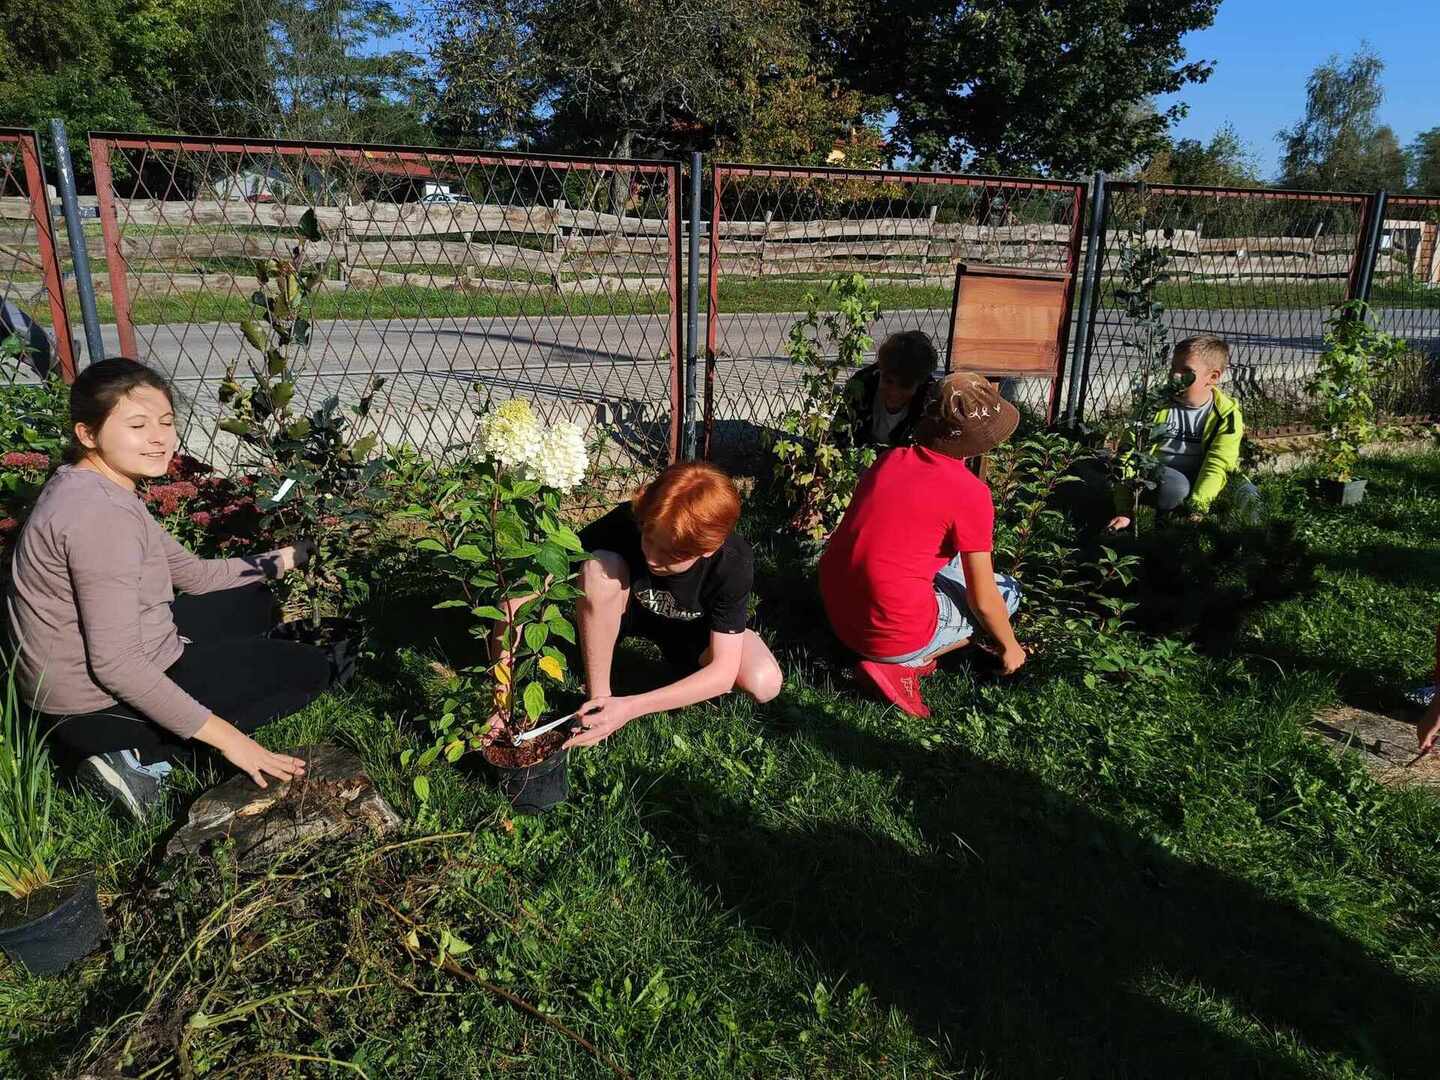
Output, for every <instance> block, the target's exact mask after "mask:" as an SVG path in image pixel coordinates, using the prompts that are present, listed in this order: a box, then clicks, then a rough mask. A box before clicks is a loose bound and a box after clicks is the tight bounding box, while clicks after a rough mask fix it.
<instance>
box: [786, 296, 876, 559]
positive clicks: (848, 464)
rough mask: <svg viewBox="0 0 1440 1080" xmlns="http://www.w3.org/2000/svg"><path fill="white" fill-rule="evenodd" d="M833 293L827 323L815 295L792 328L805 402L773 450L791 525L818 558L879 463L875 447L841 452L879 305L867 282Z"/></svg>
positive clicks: (788, 420) (794, 358) (792, 357)
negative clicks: (850, 391) (840, 429)
mask: <svg viewBox="0 0 1440 1080" xmlns="http://www.w3.org/2000/svg"><path fill="white" fill-rule="evenodd" d="M826 293H827V295H828V296H830V297H831V298H832V299H833V300H834V301H835V310H834V311H828V312H825V313H824V314H823V315H822V314H821V313H820V311H819V310H818V308H819V300H818V298H817V297H816V296H815V294H813V293H809V294H807V295H806V297H805V301H804V302H805V305H806V308H807V309H808V310H807V311H806V314H805V315H804V316H802V317H801V318H800V319H798V320H796V322H795V324H794V325H793V326H792V327H791V328H790V340H789V353H790V362H791V363H792V364H794V365H796V366H797V367H799V368H801V369H802V372H803V374H802V375H801V387H802V398H801V402H800V406H799V408H797V409H794V410H792V411H790V412H787V413H786V414H785V415H784V416H782V417H781V418H780V420H779V422H778V424H777V427H778V428H779V434H778V435H777V436H776V437H775V438H774V439H773V440H772V442H771V445H770V450H771V453H772V454H773V455H774V458H775V479H776V482H777V484H778V486H779V490H780V494H781V497H782V498H783V499H784V500H785V503H786V505H787V506H788V507H789V508H790V510H791V523H792V525H793V526H794V527H795V528H796V529H797V530H798V531H799V532H800V534H801V536H802V537H803V539H804V541H805V546H806V547H807V548H808V549H810V550H812V551H813V552H815V553H818V551H819V549H820V548H821V547H823V545H824V543H825V538H826V537H828V536H829V535H830V533H832V532H833V531H834V530H835V526H836V525H838V524H839V523H840V519H841V517H843V516H844V514H845V510H846V508H847V507H849V505H850V499H851V497H852V496H853V495H854V494H855V485H856V484H857V483H858V482H859V480H860V476H861V475H862V474H863V473H864V472H865V470H866V469H868V468H869V467H870V466H871V465H873V464H874V463H875V456H876V454H875V449H874V448H873V447H859V448H856V447H849V446H844V445H841V444H840V443H839V442H838V441H837V439H836V419H837V417H838V416H839V415H840V413H841V410H843V409H844V408H846V403H845V399H844V391H845V381H846V380H847V379H848V378H849V377H850V376H851V375H852V374H854V372H855V370H856V369H857V368H858V367H860V365H862V364H863V363H864V362H865V358H866V356H867V355H868V354H869V352H870V351H871V349H872V348H873V347H874V344H875V342H874V340H873V339H872V338H871V337H870V331H869V328H870V325H871V324H872V323H873V322H874V321H875V319H876V318H877V316H878V315H879V314H880V308H879V304H878V301H877V300H876V299H875V296H874V294H873V293H872V292H871V291H870V286H869V284H868V283H867V282H866V280H865V278H864V276H863V275H861V274H850V275H847V276H845V277H838V278H835V279H833V280H832V281H831V282H830V283H829V285H828V286H827V287H826ZM825 339H828V343H829V348H828V349H827V348H825V347H824V345H825Z"/></svg>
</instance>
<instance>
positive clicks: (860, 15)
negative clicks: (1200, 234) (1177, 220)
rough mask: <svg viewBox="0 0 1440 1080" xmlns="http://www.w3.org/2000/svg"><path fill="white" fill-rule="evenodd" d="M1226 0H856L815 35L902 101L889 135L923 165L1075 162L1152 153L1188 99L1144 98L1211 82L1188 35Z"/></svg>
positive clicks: (873, 90) (1118, 161) (1101, 163)
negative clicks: (906, 0) (1145, 0)
mask: <svg viewBox="0 0 1440 1080" xmlns="http://www.w3.org/2000/svg"><path fill="white" fill-rule="evenodd" d="M1218 6H1219V0H1174V2H1172V3H1166V4H1140V3H1127V4H1120V3H1116V2H1114V0H1071V2H1069V3H1066V4H1036V3H1034V2H1033V0H967V2H965V3H957V2H956V0H915V2H913V3H910V4H906V5H897V4H892V3H885V2H883V0H855V11H854V13H853V16H852V18H851V19H850V20H849V22H848V23H847V24H844V25H841V26H840V27H839V28H838V29H835V30H826V31H825V32H824V33H823V34H822V35H821V36H820V38H819V39H818V40H817V48H818V49H819V50H820V53H821V55H822V56H823V57H825V58H826V59H827V60H828V61H829V64H830V67H831V68H832V69H833V70H835V71H837V72H842V73H844V75H845V78H846V80H847V81H848V83H849V84H850V85H851V86H852V87H854V88H855V89H857V90H860V91H862V92H863V93H866V94H875V95H879V96H881V97H884V98H886V99H888V100H890V101H893V102H894V107H895V111H896V114H897V122H896V124H895V127H894V130H893V131H892V139H893V140H895V141H896V142H897V143H898V144H899V145H900V146H901V147H902V148H904V149H905V150H907V151H908V152H909V154H910V156H912V157H913V158H915V159H917V160H918V161H920V162H923V163H925V164H929V165H937V166H948V167H951V168H965V169H978V170H983V171H995V172H1022V171H1023V172H1029V171H1036V170H1039V171H1051V172H1055V173H1060V174H1067V175H1074V174H1077V173H1083V172H1088V171H1090V170H1092V169H1096V168H1104V169H1111V170H1120V169H1124V168H1127V167H1130V166H1132V165H1133V164H1134V163H1135V162H1137V161H1143V160H1145V159H1146V158H1148V157H1150V156H1151V155H1153V154H1154V153H1156V152H1157V151H1158V150H1160V149H1161V148H1163V146H1164V145H1165V135H1166V132H1167V131H1168V129H1169V127H1170V126H1171V124H1172V123H1174V121H1175V120H1177V119H1179V118H1180V117H1181V116H1183V115H1184V113H1185V106H1184V105H1181V104H1176V105H1172V106H1170V107H1169V108H1167V109H1165V110H1163V111H1157V110H1155V109H1154V108H1153V107H1147V106H1148V102H1149V99H1151V98H1153V97H1155V96H1157V95H1160V94H1166V93H1173V92H1175V91H1178V90H1181V89H1183V88H1184V87H1185V86H1187V85H1189V84H1191V83H1198V82H1204V81H1205V79H1207V78H1208V77H1209V75H1210V72H1211V69H1212V65H1211V64H1209V63H1207V62H1204V61H1190V60H1187V59H1186V56H1185V51H1184V49H1183V47H1182V46H1181V43H1180V39H1181V36H1182V35H1183V34H1185V33H1187V32H1189V31H1192V30H1198V29H1201V28H1203V27H1206V26H1209V25H1210V23H1211V21H1212V20H1213V19H1214V16H1215V11H1216V9H1217V8H1218Z"/></svg>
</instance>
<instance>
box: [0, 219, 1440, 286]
mask: <svg viewBox="0 0 1440 1080" xmlns="http://www.w3.org/2000/svg"><path fill="white" fill-rule="evenodd" d="M82 203H89V204H90V205H93V204H94V199H93V198H90V199H85V200H82ZM306 209H307V207H305V206H302V205H298V204H286V203H251V202H246V201H240V200H221V199H197V200H194V201H168V202H166V201H155V200H120V201H118V203H117V217H118V218H119V220H120V224H121V251H122V253H123V254H124V255H125V258H126V260H127V262H128V264H129V266H130V268H131V270H132V277H133V279H134V280H135V282H136V285H137V286H138V287H139V288H140V289H141V290H142V291H152V292H153V291H154V290H156V289H160V288H166V287H168V288H170V289H171V290H173V291H180V292H188V291H195V290H215V289H228V288H230V287H231V286H232V284H233V283H234V282H242V281H243V282H246V283H247V285H246V286H243V287H248V283H249V282H250V281H251V278H250V275H248V274H246V273H245V272H244V270H243V269H242V267H241V266H237V265H236V262H241V263H242V264H243V262H244V261H254V260H261V259H270V258H283V257H285V256H287V255H288V254H289V253H290V250H291V248H292V247H293V244H294V235H293V231H294V230H295V229H296V228H297V227H298V225H299V220H300V217H301V215H302V214H303V213H304V212H305V210H306ZM315 212H316V217H317V219H318V221H319V223H320V226H321V229H322V232H323V234H324V239H322V240H320V241H317V242H312V243H311V244H310V245H309V246H308V248H307V255H308V258H309V259H311V260H314V261H318V262H324V263H326V264H327V265H328V266H330V267H331V268H332V276H333V277H334V278H335V280H336V281H337V282H340V283H345V284H348V285H349V286H350V287H355V286H360V285H392V284H409V285H417V286H420V287H427V288H486V289H497V290H502V291H506V290H511V291H513V290H523V289H533V288H534V287H535V284H536V283H537V282H539V283H541V284H546V283H548V284H549V285H550V286H551V287H553V288H555V289H557V290H567V289H568V290H574V291H582V290H583V291H595V290H598V289H601V288H602V287H606V288H608V287H614V288H617V289H623V288H636V289H644V290H649V289H651V288H655V287H656V286H655V282H656V281H660V282H663V281H664V279H665V277H666V275H667V274H668V273H669V257H668V255H667V254H666V252H665V247H666V241H665V230H666V227H667V222H666V221H665V220H664V219H663V218H644V217H637V216H632V215H626V216H623V217H622V216H617V215H614V214H605V213H597V212H593V211H587V210H576V209H571V208H569V207H565V206H560V205H553V206H550V207H516V206H499V205H477V204H464V203H445V204H421V203H399V204H397V203H360V204H353V205H347V206H342V207H317V208H315ZM29 214H30V209H29V204H28V202H27V201H26V200H24V199H14V198H3V199H0V266H7V267H8V268H10V272H11V275H12V276H16V275H20V276H26V277H28V276H29V275H31V274H38V273H39V270H40V266H39V248H38V245H37V244H36V242H35V238H34V235H33V230H31V228H30V226H29V224H28V221H29ZM1384 227H1385V230H1386V233H1387V236H1388V238H1389V239H1390V241H1391V242H1390V243H1388V244H1387V246H1386V247H1385V248H1384V249H1383V250H1382V251H1381V252H1380V253H1379V258H1378V260H1377V266H1376V272H1377V274H1379V275H1380V276H1381V277H1395V276H1410V277H1414V278H1416V279H1418V280H1420V281H1424V282H1432V283H1440V244H1437V242H1436V229H1437V226H1436V223H1435V222H1430V221H1405V220H1387V221H1386V222H1385V223H1384ZM1126 236H1127V234H1123V233H1120V232H1110V233H1108V234H1107V235H1106V238H1105V242H1106V247H1107V249H1108V250H1112V251H1113V250H1115V249H1116V248H1117V247H1118V246H1119V245H1121V244H1123V243H1124V242H1125V240H1126ZM1069 239H1070V229H1069V227H1068V226H1066V225H1050V224H1010V225H996V226H988V225H975V224H964V223H947V222H937V221H934V220H931V219H930V218H872V219H864V220H806V221H775V220H770V219H767V220H764V221H724V222H722V225H721V228H720V237H719V243H720V270H721V273H722V274H723V275H738V276H743V277H776V276H779V277H783V276H790V275H815V274H822V275H823V274H826V273H846V272H860V273H866V274H869V275H871V276H874V277H877V278H881V279H885V278H890V279H898V280H904V281H908V282H912V283H916V284H931V283H934V284H937V285H938V284H944V283H945V282H946V281H947V280H948V279H949V276H950V274H951V272H952V271H951V269H950V268H951V267H953V265H954V264H955V263H957V262H965V261H971V262H989V263H998V264H1002V265H1008V266H1019V267H1032V268H1042V269H1058V268H1060V267H1063V266H1064V265H1065V262H1066V254H1067V251H1066V245H1067V244H1068V243H1069ZM1145 239H1146V241H1147V242H1150V243H1163V244H1166V245H1168V246H1169V248H1170V249H1171V251H1172V252H1173V255H1172V259H1171V262H1170V264H1169V266H1168V268H1167V271H1168V273H1170V274H1171V276H1172V277H1173V278H1175V279H1177V280H1191V281H1196V282H1213V281H1244V282H1267V281H1268V282H1304V281H1312V280H1333V279H1340V278H1344V277H1346V276H1347V275H1348V274H1349V273H1350V270H1351V260H1352V258H1353V257H1354V253H1355V251H1356V249H1357V247H1358V243H1357V237H1356V236H1355V235H1354V234H1349V233H1332V234H1326V233H1320V234H1318V235H1313V234H1312V235H1307V236H1259V237H1223V236H1204V235H1202V233H1201V231H1200V230H1199V229H1180V230H1175V231H1173V232H1171V233H1170V234H1168V235H1163V234H1161V233H1160V232H1159V231H1158V230H1152V231H1151V232H1148V233H1147V234H1146V237H1145ZM709 247H710V238H709V237H708V236H706V237H704V238H702V240H701V242H700V248H701V260H702V262H705V261H707V260H708V258H709ZM86 249H87V251H88V252H89V253H90V254H91V255H92V256H96V257H98V258H103V257H104V256H105V254H106V250H105V245H104V241H103V239H102V238H101V236H100V235H99V231H98V228H94V231H93V233H92V234H87V236H86ZM217 263H218V265H216V264H217ZM486 271H492V272H493V271H500V272H502V273H501V276H498V277H495V276H487V275H486V273H485V272H486ZM601 279H603V280H601ZM587 281H591V282H595V283H593V284H589V285H587V284H585V282H587ZM96 284H97V287H99V288H101V289H102V290H103V289H105V288H106V287H107V283H105V282H102V281H100V280H99V279H98V277H97V282H96Z"/></svg>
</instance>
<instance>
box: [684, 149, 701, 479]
mask: <svg viewBox="0 0 1440 1080" xmlns="http://www.w3.org/2000/svg"><path fill="white" fill-rule="evenodd" d="M700 170H701V159H700V153H699V151H695V152H693V153H691V155H690V219H689V221H690V240H689V249H688V253H689V261H688V264H687V265H686V268H685V274H686V276H685V284H686V286H687V289H686V296H685V317H686V324H685V460H687V461H694V460H695V450H696V446H697V445H698V442H699V432H698V431H697V430H696V427H695V358H696V356H697V355H698V354H699V347H700V342H699V336H700V180H701V171H700Z"/></svg>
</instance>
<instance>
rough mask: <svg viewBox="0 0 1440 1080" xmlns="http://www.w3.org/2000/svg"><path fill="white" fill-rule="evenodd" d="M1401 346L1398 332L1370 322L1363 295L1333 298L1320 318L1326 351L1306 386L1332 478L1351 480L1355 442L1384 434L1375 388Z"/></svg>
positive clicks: (1323, 461)
mask: <svg viewBox="0 0 1440 1080" xmlns="http://www.w3.org/2000/svg"><path fill="white" fill-rule="evenodd" d="M1406 351H1407V350H1406V345H1405V342H1404V341H1403V340H1402V339H1401V338H1398V337H1395V336H1394V335H1393V334H1387V333H1385V332H1384V331H1383V330H1380V329H1378V328H1377V327H1375V326H1374V325H1372V324H1371V322H1370V308H1369V305H1367V304H1366V303H1365V301H1363V300H1347V301H1346V302H1345V303H1343V304H1337V305H1336V306H1335V309H1334V312H1333V313H1332V314H1331V316H1330V318H1329V319H1327V320H1326V321H1325V351H1324V352H1323V353H1322V354H1321V355H1320V363H1319V366H1318V367H1317V368H1316V371H1315V374H1314V375H1313V376H1312V377H1311V379H1310V381H1309V383H1308V384H1306V387H1305V389H1306V391H1307V392H1308V393H1309V394H1310V395H1311V396H1312V397H1313V398H1315V423H1316V426H1318V427H1319V428H1320V433H1321V443H1320V461H1321V465H1322V467H1323V468H1324V470H1325V474H1326V475H1327V476H1328V477H1330V478H1331V479H1332V480H1338V481H1340V482H1341V483H1348V482H1349V481H1350V480H1352V479H1353V478H1354V470H1355V465H1356V463H1357V462H1358V461H1359V460H1360V448H1361V447H1363V446H1364V445H1365V444H1366V443H1368V442H1373V441H1375V440H1376V439H1379V438H1383V437H1384V435H1385V429H1384V428H1382V427H1381V426H1380V424H1379V423H1378V421H1377V416H1378V413H1379V410H1378V408H1377V406H1376V404H1375V393H1376V390H1377V389H1378V388H1379V385H1380V380H1381V379H1382V378H1383V377H1384V376H1385V374H1386V373H1387V372H1389V371H1391V370H1393V369H1394V368H1395V367H1396V366H1397V365H1399V364H1400V363H1401V362H1402V361H1403V360H1404V358H1405V354H1406Z"/></svg>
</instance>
